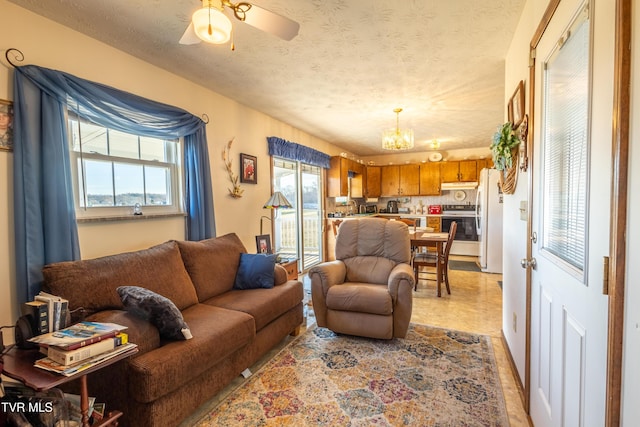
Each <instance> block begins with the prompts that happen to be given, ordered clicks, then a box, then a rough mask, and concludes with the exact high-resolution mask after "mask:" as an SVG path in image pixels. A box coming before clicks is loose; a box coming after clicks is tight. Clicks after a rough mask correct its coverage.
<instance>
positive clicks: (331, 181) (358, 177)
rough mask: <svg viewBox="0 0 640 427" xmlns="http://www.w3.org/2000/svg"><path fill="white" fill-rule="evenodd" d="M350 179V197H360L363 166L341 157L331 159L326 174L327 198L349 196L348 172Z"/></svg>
mask: <svg viewBox="0 0 640 427" xmlns="http://www.w3.org/2000/svg"><path fill="white" fill-rule="evenodd" d="M350 171H351V172H353V174H354V177H353V178H351V197H362V196H363V194H362V189H363V178H364V177H363V175H364V174H363V172H364V165H362V164H360V163H358V162H356V161H353V160H351V159H347V158H345V157H341V156H334V157H331V159H330V163H329V171H328V172H327V196H329V197H340V196H348V195H349V172H350Z"/></svg>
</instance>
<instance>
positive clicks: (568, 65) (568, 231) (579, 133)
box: [542, 6, 591, 280]
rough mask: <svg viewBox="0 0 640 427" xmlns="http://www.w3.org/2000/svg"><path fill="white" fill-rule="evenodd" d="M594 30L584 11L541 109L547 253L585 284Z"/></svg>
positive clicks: (552, 68)
mask: <svg viewBox="0 0 640 427" xmlns="http://www.w3.org/2000/svg"><path fill="white" fill-rule="evenodd" d="M589 27H590V26H589V14H588V9H587V7H586V6H585V8H584V9H583V10H582V12H581V13H580V14H579V16H577V17H576V19H575V20H574V22H573V24H572V25H571V26H570V29H569V30H568V31H567V32H566V33H565V34H564V35H563V36H562V38H561V39H560V40H559V41H558V44H557V47H556V49H555V51H554V52H553V53H552V54H551V56H550V57H549V59H548V60H547V61H546V62H545V64H544V83H543V105H542V108H543V121H542V136H543V144H544V145H543V149H544V164H543V171H544V172H543V192H542V208H543V227H542V228H543V233H542V251H543V253H544V254H545V255H547V256H549V258H550V259H551V260H552V261H554V262H556V263H557V264H559V265H560V266H561V267H562V268H564V269H566V270H567V271H569V272H570V273H571V274H573V275H574V276H576V277H580V278H582V279H583V280H584V279H585V277H584V276H585V266H586V264H587V260H586V247H587V242H586V236H587V235H586V230H587V210H586V208H587V194H588V178H587V177H588V154H589V93H590V84H591V82H590V72H589V68H590V67H589V64H590V60H589V56H590V51H591V49H590V28H589Z"/></svg>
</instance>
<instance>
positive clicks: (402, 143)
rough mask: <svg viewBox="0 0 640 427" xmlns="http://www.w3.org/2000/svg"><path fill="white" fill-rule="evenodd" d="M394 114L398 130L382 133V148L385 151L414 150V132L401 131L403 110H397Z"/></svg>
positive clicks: (409, 130) (388, 130)
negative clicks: (401, 113)
mask: <svg viewBox="0 0 640 427" xmlns="http://www.w3.org/2000/svg"><path fill="white" fill-rule="evenodd" d="M393 112H394V113H396V128H395V129H387V130H385V131H383V132H382V148H384V149H385V150H409V149H411V148H413V130H412V129H400V112H402V108H396V109H395V110H393Z"/></svg>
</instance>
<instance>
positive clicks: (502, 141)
mask: <svg viewBox="0 0 640 427" xmlns="http://www.w3.org/2000/svg"><path fill="white" fill-rule="evenodd" d="M519 144H520V137H519V136H518V134H517V133H516V132H515V130H514V129H513V126H512V125H511V123H510V122H506V123H505V124H503V125H502V126H501V127H498V131H497V132H496V133H495V134H494V135H493V142H492V143H491V146H490V147H489V148H490V149H491V155H492V156H493V164H494V165H495V168H496V169H497V170H499V171H504V170H505V169H509V168H511V167H513V159H514V157H515V158H517V156H518V150H517V147H518V145H519Z"/></svg>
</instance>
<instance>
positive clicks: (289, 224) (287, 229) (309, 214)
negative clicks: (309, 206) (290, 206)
mask: <svg viewBox="0 0 640 427" xmlns="http://www.w3.org/2000/svg"><path fill="white" fill-rule="evenodd" d="M302 218H303V220H302V221H303V224H302V230H303V241H302V246H303V247H304V255H305V259H304V260H303V267H304V268H308V267H309V266H310V265H312V264H313V263H315V262H318V261H320V258H321V257H320V249H321V248H322V245H321V238H322V237H321V236H322V234H321V231H322V221H321V219H320V218H319V217H318V211H316V210H310V211H305V212H304V213H303V216H302ZM296 222H297V221H296V214H295V212H293V211H291V212H282V213H279V214H278V218H277V219H276V227H280V233H276V235H278V234H279V239H278V240H277V241H276V242H275V245H274V249H275V251H276V252H277V253H279V254H281V255H287V254H290V255H292V256H294V255H295V254H296V253H297V248H296V247H297V245H296V242H297V241H298V227H297V224H296Z"/></svg>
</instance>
